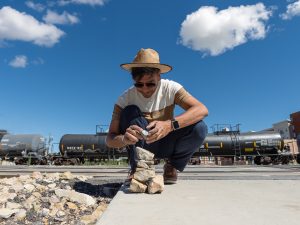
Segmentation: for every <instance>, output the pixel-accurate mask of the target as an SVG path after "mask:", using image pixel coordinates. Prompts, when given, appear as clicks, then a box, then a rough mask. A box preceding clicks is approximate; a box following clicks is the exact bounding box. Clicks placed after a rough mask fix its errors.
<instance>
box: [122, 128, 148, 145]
mask: <svg viewBox="0 0 300 225" xmlns="http://www.w3.org/2000/svg"><path fill="white" fill-rule="evenodd" d="M142 130H143V129H142V128H141V127H139V126H137V125H131V126H129V127H128V128H127V129H126V132H125V134H124V138H123V140H122V141H123V143H124V144H126V145H134V144H136V143H137V142H138V141H139V140H142V139H143V137H142V135H141V132H142Z"/></svg>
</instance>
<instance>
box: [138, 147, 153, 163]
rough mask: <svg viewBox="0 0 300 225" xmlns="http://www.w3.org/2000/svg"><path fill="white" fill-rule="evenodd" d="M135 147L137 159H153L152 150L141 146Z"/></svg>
mask: <svg viewBox="0 0 300 225" xmlns="http://www.w3.org/2000/svg"><path fill="white" fill-rule="evenodd" d="M135 149H136V155H137V158H138V159H140V160H146V161H150V160H153V158H154V154H153V153H152V152H150V151H148V150H146V149H143V148H141V147H136V148H135Z"/></svg>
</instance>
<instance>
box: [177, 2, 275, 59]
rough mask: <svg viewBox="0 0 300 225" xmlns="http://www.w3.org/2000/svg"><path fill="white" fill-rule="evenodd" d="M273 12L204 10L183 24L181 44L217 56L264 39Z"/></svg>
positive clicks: (262, 8) (260, 7) (242, 8)
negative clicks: (249, 42) (250, 42)
mask: <svg viewBox="0 0 300 225" xmlns="http://www.w3.org/2000/svg"><path fill="white" fill-rule="evenodd" d="M271 15H272V10H269V9H266V7H265V6H264V4H262V3H258V4H256V5H247V6H243V5H242V6H239V7H229V8H228V9H224V10H220V11H218V9H217V8H216V7H213V6H204V7H201V8H200V9H198V10H197V11H196V12H193V13H192V14H190V15H187V17H186V19H185V20H184V21H183V23H182V24H181V30H180V40H179V41H180V43H181V44H182V45H184V46H187V47H189V48H191V49H193V50H196V51H201V52H203V53H204V55H207V54H208V55H212V56H216V55H219V54H222V53H224V52H225V51H227V50H229V49H233V48H234V47H236V46H238V45H241V44H244V43H246V42H247V41H248V40H257V39H263V38H265V36H266V32H267V31H266V30H267V28H266V24H265V22H266V21H268V19H269V18H270V16H271Z"/></svg>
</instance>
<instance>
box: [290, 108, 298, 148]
mask: <svg viewBox="0 0 300 225" xmlns="http://www.w3.org/2000/svg"><path fill="white" fill-rule="evenodd" d="M290 118H291V124H292V128H293V133H294V138H295V139H297V143H298V147H299V148H300V111H298V112H294V113H292V114H291V115H290Z"/></svg>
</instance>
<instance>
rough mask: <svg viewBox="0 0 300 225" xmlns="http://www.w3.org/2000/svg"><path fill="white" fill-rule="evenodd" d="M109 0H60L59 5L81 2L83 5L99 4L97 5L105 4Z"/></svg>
mask: <svg viewBox="0 0 300 225" xmlns="http://www.w3.org/2000/svg"><path fill="white" fill-rule="evenodd" d="M106 2H107V0H59V1H58V4H59V5H68V4H81V5H91V6H97V5H100V6H102V5H104V3H106Z"/></svg>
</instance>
